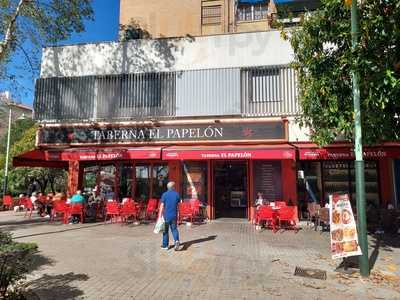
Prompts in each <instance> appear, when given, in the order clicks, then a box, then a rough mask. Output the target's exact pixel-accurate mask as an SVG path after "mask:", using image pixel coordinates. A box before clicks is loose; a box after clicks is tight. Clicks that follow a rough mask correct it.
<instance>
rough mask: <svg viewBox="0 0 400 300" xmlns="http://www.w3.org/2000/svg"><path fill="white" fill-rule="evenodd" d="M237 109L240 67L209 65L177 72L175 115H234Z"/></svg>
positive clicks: (238, 105) (239, 106)
mask: <svg viewBox="0 0 400 300" xmlns="http://www.w3.org/2000/svg"><path fill="white" fill-rule="evenodd" d="M240 113H241V104H240V69H238V68H233V69H212V70H197V71H186V72H179V73H177V79H176V115H177V116H214V115H236V114H240Z"/></svg>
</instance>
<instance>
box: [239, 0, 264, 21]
mask: <svg viewBox="0 0 400 300" xmlns="http://www.w3.org/2000/svg"><path fill="white" fill-rule="evenodd" d="M267 13H268V6H267V3H258V4H239V5H238V8H237V20H238V21H256V20H264V19H267Z"/></svg>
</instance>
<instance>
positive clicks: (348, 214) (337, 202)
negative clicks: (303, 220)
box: [329, 194, 361, 259]
mask: <svg viewBox="0 0 400 300" xmlns="http://www.w3.org/2000/svg"><path fill="white" fill-rule="evenodd" d="M329 204H330V210H329V214H330V229H331V232H330V233H331V251H332V258H333V259H335V258H343V257H348V256H356V255H361V249H360V246H359V245H358V235H357V226H356V222H355V220H354V214H353V210H352V209H351V204H350V198H349V195H348V194H333V195H330V196H329Z"/></svg>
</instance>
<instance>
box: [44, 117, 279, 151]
mask: <svg viewBox="0 0 400 300" xmlns="http://www.w3.org/2000/svg"><path fill="white" fill-rule="evenodd" d="M238 140H262V141H268V140H286V133H285V126H284V123H283V122H281V121H277V122H265V123H256V122H254V123H249V122H246V123H239V122H238V123H220V124H218V125H203V124H199V125H196V124H193V125H172V126H149V127H129V126H126V127H125V126H118V127H115V126H109V127H99V126H93V127H72V126H71V127H43V128H41V129H40V131H39V145H54V144H57V145H69V144H73V145H85V144H91V145H103V144H135V143H143V142H148V143H152V142H174V141H176V142H181V141H185V142H200V141H238Z"/></svg>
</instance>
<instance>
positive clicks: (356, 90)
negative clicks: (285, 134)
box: [351, 0, 370, 277]
mask: <svg viewBox="0 0 400 300" xmlns="http://www.w3.org/2000/svg"><path fill="white" fill-rule="evenodd" d="M358 22H359V20H358V10H357V0H352V3H351V43H352V48H353V50H354V49H356V48H357V45H358V39H359V35H360V32H359V27H358ZM352 81H353V102H354V153H355V158H356V160H355V164H354V167H355V177H356V199H357V221H358V230H359V234H358V243H359V245H360V247H361V251H362V255H361V256H360V257H359V264H360V274H361V276H363V277H367V276H369V272H370V270H369V260H368V237H367V216H366V212H365V206H366V205H365V181H364V160H363V146H362V130H361V109H360V87H359V82H360V75H359V73H358V71H357V70H353V72H352Z"/></svg>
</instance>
